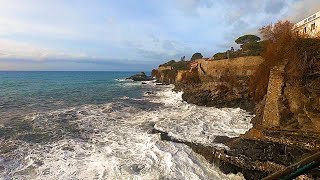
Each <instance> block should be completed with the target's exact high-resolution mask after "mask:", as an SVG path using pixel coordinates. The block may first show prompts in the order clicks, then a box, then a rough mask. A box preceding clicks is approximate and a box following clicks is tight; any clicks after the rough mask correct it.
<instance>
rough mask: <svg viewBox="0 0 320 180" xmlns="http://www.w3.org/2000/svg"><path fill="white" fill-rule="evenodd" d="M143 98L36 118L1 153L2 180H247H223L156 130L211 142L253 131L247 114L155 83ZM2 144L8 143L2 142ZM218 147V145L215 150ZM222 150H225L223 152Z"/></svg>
mask: <svg viewBox="0 0 320 180" xmlns="http://www.w3.org/2000/svg"><path fill="white" fill-rule="evenodd" d="M148 85H149V86H153V91H150V92H146V93H145V95H144V96H143V98H142V99H133V98H128V97H124V98H119V99H117V100H115V101H114V102H112V103H106V104H103V105H85V106H79V107H73V108H67V109H62V110H58V111H51V112H46V113H38V114H32V115H30V116H28V117H26V121H28V122H29V123H30V126H32V131H31V132H28V133H25V134H20V135H19V137H20V136H21V138H18V139H17V140H12V139H6V140H4V139H3V140H0V144H3V145H6V146H7V147H13V146H14V147H15V148H13V150H12V151H8V152H6V153H3V154H2V155H0V177H1V178H2V179H11V178H15V179H243V176H242V175H241V174H236V175H235V174H229V175H225V174H223V173H222V172H220V171H219V170H218V169H217V168H216V167H215V166H214V165H212V164H209V163H208V162H207V161H206V160H205V159H204V158H203V157H202V156H200V155H198V154H196V153H194V152H193V151H192V150H191V149H190V148H189V147H188V146H186V145H184V144H179V143H173V142H168V141H162V140H161V139H160V134H152V133H150V131H151V130H152V129H153V128H156V129H158V130H161V131H164V132H168V133H169V135H170V136H172V137H174V138H176V139H181V140H184V141H190V142H197V143H202V144H211V145H212V143H213V140H214V138H215V136H218V135H219V136H221V135H225V136H229V137H235V136H238V135H239V134H241V133H244V132H245V131H246V130H248V129H249V128H250V127H251V125H250V119H251V118H252V116H251V115H249V114H248V113H247V112H245V111H244V110H241V109H217V108H209V107H199V106H195V105H191V104H187V103H185V102H183V101H182V99H181V93H175V92H173V91H172V90H171V89H172V86H156V85H154V84H152V83H150V84H148ZM1 141H2V142H1ZM217 146H219V145H217ZM222 148H223V147H222Z"/></svg>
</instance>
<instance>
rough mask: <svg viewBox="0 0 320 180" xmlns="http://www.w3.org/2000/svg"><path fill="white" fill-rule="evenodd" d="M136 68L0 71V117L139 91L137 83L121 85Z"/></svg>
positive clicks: (88, 102) (53, 108) (134, 95)
mask: <svg viewBox="0 0 320 180" xmlns="http://www.w3.org/2000/svg"><path fill="white" fill-rule="evenodd" d="M135 73H136V72H13V71H9V72H0V109H1V111H0V117H1V120H2V121H3V120H8V119H15V118H19V117H21V116H23V115H24V114H26V113H31V112H42V111H49V110H55V109H61V108H65V107H71V106H79V105H84V104H103V103H106V102H111V101H112V100H113V99H115V98H120V97H124V96H126V97H130V98H133V97H138V96H141V95H142V88H141V86H134V85H132V86H130V85H126V86H124V83H125V81H121V80H120V81H119V80H118V79H125V78H126V77H129V76H131V75H132V74H135Z"/></svg>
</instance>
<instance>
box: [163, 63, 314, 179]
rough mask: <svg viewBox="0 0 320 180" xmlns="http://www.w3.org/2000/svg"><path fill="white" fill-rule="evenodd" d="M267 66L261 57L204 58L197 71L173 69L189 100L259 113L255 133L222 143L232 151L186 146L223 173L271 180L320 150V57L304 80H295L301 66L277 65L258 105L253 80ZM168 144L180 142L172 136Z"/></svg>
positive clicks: (254, 124)
mask: <svg viewBox="0 0 320 180" xmlns="http://www.w3.org/2000/svg"><path fill="white" fill-rule="evenodd" d="M263 61H264V60H263V59H262V58H261V57H242V58H236V59H232V60H218V61H208V60H204V59H200V60H196V61H194V62H192V63H191V65H192V67H193V69H192V70H189V71H186V70H176V71H174V70H172V69H171V70H170V71H172V72H173V71H174V72H175V89H176V90H179V91H183V92H184V93H183V95H182V97H183V99H184V100H185V101H187V102H189V103H193V104H197V105H201V106H214V107H240V108H242V109H246V110H249V111H251V112H254V113H255V114H256V116H255V118H253V119H252V124H253V128H252V129H251V130H249V131H248V132H247V133H246V134H244V135H242V136H240V137H239V138H234V139H228V138H225V137H222V139H221V141H219V143H223V144H225V145H226V146H228V147H229V148H230V149H229V150H219V149H215V148H214V147H204V146H202V145H199V144H192V143H191V144H190V143H187V142H180V143H185V144H186V145H188V146H190V147H191V148H192V149H193V150H194V151H195V152H197V153H199V154H201V155H203V156H204V157H205V158H206V159H207V160H209V161H210V162H213V161H214V162H215V163H216V165H218V166H219V167H220V169H221V170H222V171H223V172H226V173H230V172H233V173H237V172H241V173H243V174H244V176H245V178H246V179H261V178H263V177H266V176H267V175H270V174H271V173H274V172H277V171H279V170H281V169H283V168H284V167H286V166H288V165H290V164H293V163H295V162H297V161H299V160H301V158H302V157H303V156H308V155H311V154H313V153H314V152H317V151H319V149H320V136H319V133H320V58H318V59H314V58H313V60H312V62H310V63H309V64H310V65H308V69H307V71H304V72H303V73H302V76H300V78H298V77H295V76H294V75H292V74H295V73H294V72H295V71H296V69H295V67H296V66H297V65H296V64H295V62H294V61H290V60H286V61H284V63H282V64H280V65H277V66H274V67H273V68H271V70H270V75H269V76H268V77H269V78H268V81H267V82H266V83H267V85H268V88H267V93H266V94H265V95H264V98H263V99H262V100H261V101H259V102H253V101H251V97H250V96H249V83H251V82H250V78H252V77H254V74H255V73H254V72H258V70H257V69H258V67H259V66H260V67H261V63H263ZM307 64H308V63H307ZM165 71H168V70H165ZM165 71H164V72H165ZM157 72H158V73H159V74H161V73H162V74H163V75H159V77H160V78H159V80H160V81H162V82H168V81H171V80H169V79H166V77H169V76H166V73H168V72H165V73H164V72H163V70H161V69H159V70H158V71H157ZM301 77H302V78H301ZM171 78H172V77H171ZM301 79H302V80H301ZM300 80H301V81H303V82H300ZM164 139H165V140H171V141H174V139H172V138H171V137H164ZM216 140H219V139H215V141H216ZM311 174H320V172H319V171H316V172H313V173H311ZM312 176H313V177H318V176H317V175H310V174H309V175H308V177H311V178H310V179H312Z"/></svg>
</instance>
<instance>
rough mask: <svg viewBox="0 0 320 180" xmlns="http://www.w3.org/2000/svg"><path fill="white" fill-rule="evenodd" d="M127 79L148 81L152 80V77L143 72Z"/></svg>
mask: <svg viewBox="0 0 320 180" xmlns="http://www.w3.org/2000/svg"><path fill="white" fill-rule="evenodd" d="M127 79H132V80H134V81H150V80H152V78H151V77H149V76H147V75H146V74H145V73H144V72H141V73H138V74H135V75H133V76H130V77H128V78H127Z"/></svg>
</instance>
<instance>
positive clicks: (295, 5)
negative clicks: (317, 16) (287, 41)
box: [287, 0, 320, 23]
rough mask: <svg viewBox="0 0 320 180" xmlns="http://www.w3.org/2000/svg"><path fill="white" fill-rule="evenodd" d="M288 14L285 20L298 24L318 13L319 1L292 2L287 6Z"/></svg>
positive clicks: (302, 0)
mask: <svg viewBox="0 0 320 180" xmlns="http://www.w3.org/2000/svg"><path fill="white" fill-rule="evenodd" d="M289 9H290V12H289V13H288V15H287V18H288V19H289V20H291V21H292V22H294V23H295V22H299V21H301V20H303V19H304V18H306V17H308V16H310V15H312V14H314V13H316V12H318V11H320V1H318V0H294V1H293V2H292V3H291V4H290V5H289Z"/></svg>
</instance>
